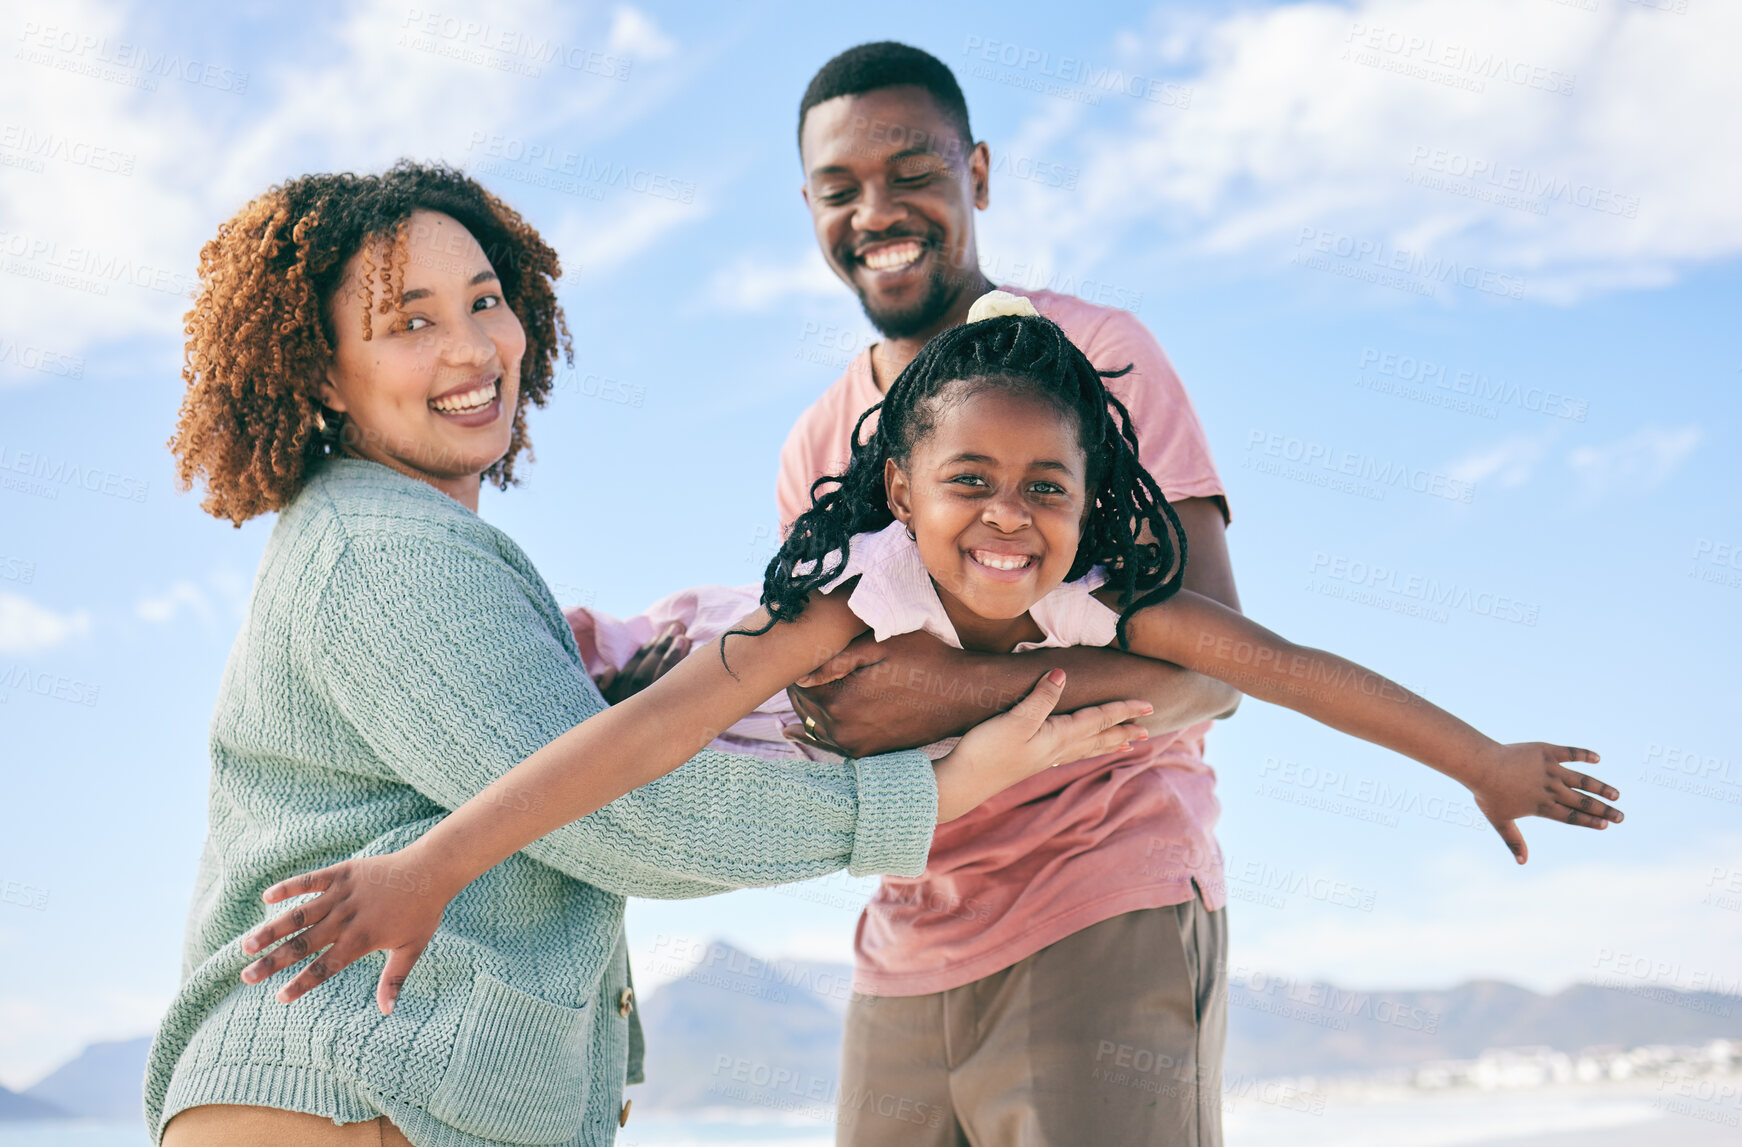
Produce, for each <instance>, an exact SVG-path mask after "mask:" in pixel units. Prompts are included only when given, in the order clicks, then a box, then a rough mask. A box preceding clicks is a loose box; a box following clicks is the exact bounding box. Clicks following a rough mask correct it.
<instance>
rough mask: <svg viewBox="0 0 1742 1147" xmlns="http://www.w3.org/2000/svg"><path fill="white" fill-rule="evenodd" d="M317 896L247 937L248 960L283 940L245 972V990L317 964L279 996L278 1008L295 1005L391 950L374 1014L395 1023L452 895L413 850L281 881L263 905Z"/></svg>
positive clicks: (377, 990) (377, 988) (244, 947)
mask: <svg viewBox="0 0 1742 1147" xmlns="http://www.w3.org/2000/svg"><path fill="white" fill-rule="evenodd" d="M413 847H415V846H413ZM311 892H318V893H320V895H318V896H316V897H315V898H314V899H313V900H309V901H307V902H305V903H302V904H299V905H297V906H296V907H295V908H293V909H291V910H290V911H289V912H285V913H283V914H281V915H279V916H277V917H275V918H274V919H272V920H268V921H267V922H266V923H265V924H262V925H261V926H260V927H258V928H256V929H255V930H254V931H253V932H250V933H249V934H248V935H247V936H245V937H243V939H242V950H243V951H244V952H248V953H254V952H259V951H261V950H263V949H265V948H267V947H270V946H271V945H273V944H275V943H277V942H278V941H280V940H284V943H282V944H279V945H278V947H276V948H273V949H272V951H270V952H268V953H267V954H266V955H264V956H262V957H261V958H260V959H258V960H256V961H254V962H253V963H252V964H249V965H248V966H247V967H246V968H243V969H242V980H243V982H244V983H249V984H257V983H259V982H260V981H261V980H264V979H265V978H266V977H268V976H270V975H272V973H274V972H276V971H278V970H280V969H281V968H288V967H289V966H290V965H292V964H294V963H296V962H297V961H299V960H301V959H303V958H304V957H306V956H311V955H313V956H315V959H314V962H313V963H311V964H309V966H308V967H306V968H304V969H303V970H302V972H301V974H300V975H298V976H297V977H296V978H295V979H294V980H292V981H290V983H288V984H286V985H284V987H282V988H280V989H278V995H277V999H278V1001H279V1002H280V1003H285V1004H288V1003H290V1002H291V1001H292V1000H294V999H296V998H297V997H298V996H300V995H302V994H303V993H304V992H307V991H308V990H309V989H311V988H314V987H317V986H319V985H320V984H322V983H324V982H325V981H327V980H329V979H331V978H332V977H333V976H336V975H338V973H339V972H341V971H343V970H344V969H345V968H347V967H349V966H350V965H351V964H352V963H354V962H356V961H357V960H358V959H360V958H362V957H363V956H366V955H368V954H369V953H370V952H378V951H381V950H382V949H385V950H386V951H387V966H386V967H385V968H383V969H382V970H381V979H380V982H379V983H377V984H376V986H375V1006H376V1007H378V1008H380V1009H381V1014H382V1015H390V1014H391V1013H392V1012H393V1001H394V1000H395V999H397V998H398V997H399V989H400V988H402V987H403V986H404V985H405V978H406V976H408V975H410V974H411V969H412V966H413V965H415V964H416V963H417V959H418V957H419V956H421V955H423V950H424V949H425V948H426V947H428V946H429V942H430V938H431V937H432V936H434V935H435V933H436V929H437V928H438V927H440V926H441V922H442V910H443V909H444V908H446V907H447V905H448V901H449V900H451V899H453V894H452V893H444V892H443V891H442V888H441V887H440V882H439V881H437V880H435V879H433V878H432V874H431V871H430V870H429V869H428V868H426V867H423V866H421V865H420V864H419V862H418V860H417V859H416V857H415V854H413V852H412V849H411V848H406V849H402V850H400V851H399V852H392V853H388V854H387V855H385V856H367V857H361V858H359V859H356V860H342V861H340V862H339V863H337V864H330V865H328V866H327V867H325V868H318V869H316V870H315V871H313V872H305V873H303V874H302V875H301V876H293V877H291V878H290V879H289V880H281V881H279V882H278V883H277V884H274V885H273V886H272V887H271V888H268V889H267V890H266V891H265V892H262V893H261V894H260V898H261V899H262V900H264V901H266V903H268V904H277V903H278V902H279V901H282V900H288V899H290V898H291V897H293V896H305V895H307V894H309V893H311ZM286 937H288V939H286ZM322 949H325V951H322Z"/></svg>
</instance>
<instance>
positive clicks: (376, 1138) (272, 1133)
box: [163, 1103, 411, 1147]
mask: <svg viewBox="0 0 1742 1147" xmlns="http://www.w3.org/2000/svg"><path fill="white" fill-rule="evenodd" d="M292 1144H294V1145H295V1147H305V1145H306V1147H411V1140H409V1139H407V1138H406V1137H405V1136H404V1135H402V1134H401V1133H400V1131H399V1128H397V1127H395V1126H394V1125H393V1122H392V1121H391V1120H390V1119H388V1118H387V1116H385V1115H383V1116H381V1117H380V1118H379V1119H369V1120H365V1121H364V1122H362V1123H334V1122H333V1121H332V1120H331V1119H328V1118H326V1117H325V1116H322V1115H309V1114H306V1113H305V1112H301V1111H283V1110H280V1109H279V1108H277V1107H248V1106H244V1105H242V1104H237V1103H206V1104H202V1105H201V1106H199V1107H190V1108H188V1109H187V1110H186V1111H183V1112H182V1113H181V1114H179V1115H177V1116H176V1117H175V1118H174V1119H171V1120H170V1121H169V1126H168V1127H165V1128H164V1129H163V1147H289V1145H292Z"/></svg>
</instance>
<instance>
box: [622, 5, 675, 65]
mask: <svg viewBox="0 0 1742 1147" xmlns="http://www.w3.org/2000/svg"><path fill="white" fill-rule="evenodd" d="M610 45H611V50H612V51H613V52H621V53H623V54H625V55H627V56H629V57H631V58H632V59H635V60H637V61H640V60H663V59H665V58H666V57H668V56H670V55H671V54H672V53H673V52H675V51H677V45H676V44H674V43H673V42H672V40H671V38H670V37H669V36H667V35H666V34H665V33H664V32H661V31H660V30H659V25H658V24H657V23H655V22H654V19H653V17H651V16H649V15H648V14H647V13H645V12H643V11H641V10H640V9H637V8H631V7H629V6H628V5H627V4H620V5H618V7H617V11H616V12H614V13H612V16H611V38H610Z"/></svg>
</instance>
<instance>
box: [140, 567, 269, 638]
mask: <svg viewBox="0 0 1742 1147" xmlns="http://www.w3.org/2000/svg"><path fill="white" fill-rule="evenodd" d="M204 580H205V584H204V585H203V586H202V585H201V584H199V583H197V582H195V581H192V580H190V579H188V578H178V579H177V580H176V581H174V582H172V583H171V584H170V586H169V588H167V589H165V590H164V591H163V592H162V593H158V594H151V593H147V594H141V595H140V597H139V600H138V601H136V602H135V603H134V604H133V616H135V617H137V618H138V619H139V620H140V621H145V622H150V623H151V624H153V625H168V624H170V623H171V622H174V621H175V620H177V619H178V618H179V617H181V615H182V614H184V613H188V614H192V615H193V616H194V617H195V618H197V619H198V620H199V622H200V623H201V624H202V625H203V626H205V627H206V628H208V629H210V628H212V627H214V626H216V625H217V624H218V622H219V620H220V616H219V615H220V612H225V613H228V614H229V615H230V617H231V618H232V619H240V618H242V617H244V616H246V615H247V612H248V592H249V584H248V580H247V579H246V578H244V577H242V576H241V575H240V574H238V573H237V572H236V571H235V570H233V569H230V568H228V567H219V568H218V569H215V570H213V571H212V572H210V573H208V574H207V575H206V577H205V579H204Z"/></svg>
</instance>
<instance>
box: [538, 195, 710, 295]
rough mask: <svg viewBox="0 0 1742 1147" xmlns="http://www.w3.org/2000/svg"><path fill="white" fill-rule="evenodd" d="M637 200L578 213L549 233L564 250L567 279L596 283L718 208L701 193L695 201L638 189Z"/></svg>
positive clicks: (560, 252) (548, 238) (561, 250)
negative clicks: (610, 208) (605, 209)
mask: <svg viewBox="0 0 1742 1147" xmlns="http://www.w3.org/2000/svg"><path fill="white" fill-rule="evenodd" d="M634 200H635V201H634V202H632V203H629V204H628V205H627V206H624V207H622V208H619V209H617V210H616V211H615V212H613V213H611V214H609V215H606V214H604V213H596V214H586V215H582V214H580V213H575V214H572V215H570V216H568V217H567V218H565V219H564V220H563V221H562V222H561V223H560V224H559V225H558V226H557V227H555V228H552V229H550V232H549V234H548V235H547V236H546V238H547V240H548V241H549V242H550V244H551V245H552V246H553V247H555V248H556V250H557V253H558V254H559V255H561V256H562V260H563V278H564V281H565V282H568V281H574V280H580V281H583V282H589V283H596V282H597V280H598V279H599V278H600V277H602V276H604V275H608V274H609V273H611V272H612V271H615V270H616V269H617V268H619V267H622V266H623V265H624V264H626V263H628V262H629V261H630V260H631V259H634V258H635V257H636V256H637V255H640V254H641V253H642V252H643V251H647V250H649V249H651V248H652V247H653V246H654V245H655V244H656V243H658V242H659V241H661V240H662V239H664V238H665V237H666V236H667V235H668V234H670V233H672V232H674V231H676V230H678V229H679V228H682V227H688V226H692V225H694V224H696V223H700V222H702V221H703V220H705V219H707V218H708V216H709V215H710V214H712V208H711V207H710V206H709V205H708V203H707V201H706V199H705V198H704V197H702V196H700V195H698V196H697V197H696V199H695V200H694V202H691V203H685V202H683V201H682V200H680V199H668V198H663V197H660V196H656V195H636V196H634Z"/></svg>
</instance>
